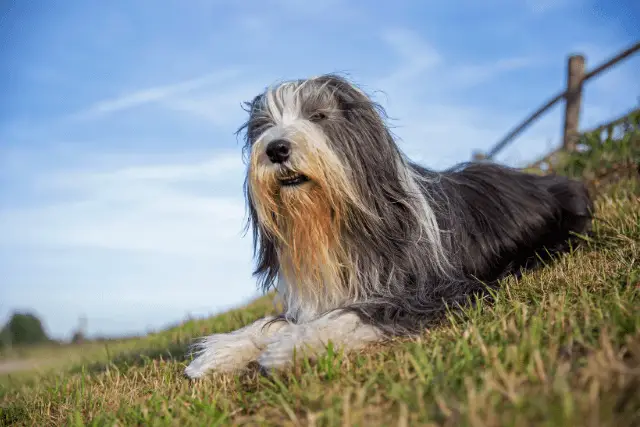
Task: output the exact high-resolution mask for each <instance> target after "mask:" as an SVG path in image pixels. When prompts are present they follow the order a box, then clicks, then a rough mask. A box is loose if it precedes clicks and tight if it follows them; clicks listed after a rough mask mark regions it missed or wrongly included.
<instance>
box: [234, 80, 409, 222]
mask: <svg viewBox="0 0 640 427" xmlns="http://www.w3.org/2000/svg"><path fill="white" fill-rule="evenodd" d="M247 107H248V108H247V111H248V112H249V119H248V120H247V122H246V123H245V125H244V126H243V129H244V130H246V145H245V153H247V154H248V157H249V167H248V175H247V190H248V196H249V198H250V200H251V202H252V205H253V208H254V209H255V210H256V213H257V216H258V218H257V219H258V220H259V221H260V222H261V223H262V224H263V225H264V226H265V227H266V228H267V229H268V230H269V231H270V232H272V233H274V234H276V235H277V234H278V233H277V232H278V231H279V230H278V229H279V227H278V224H276V222H277V216H278V215H285V214H287V215H288V216H290V215H296V214H301V215H308V214H309V209H311V208H312V210H314V211H315V210H318V209H321V208H322V207H327V208H330V211H331V212H330V213H331V215H333V216H334V217H335V218H336V219H344V218H341V215H347V214H348V211H349V210H353V209H356V210H359V211H367V209H368V208H369V206H368V205H369V203H367V200H366V199H367V196H368V195H369V194H371V192H370V187H371V186H372V185H379V184H380V182H379V181H378V180H381V179H384V178H385V177H384V175H389V174H391V175H394V176H396V175H397V171H396V169H395V168H396V167H397V165H396V164H395V162H396V159H397V156H398V154H399V153H398V151H397V148H396V145H395V144H394V143H393V140H392V138H391V135H390V134H389V131H388V129H387V127H386V125H385V123H384V121H383V118H384V111H383V110H382V108H380V107H379V105H377V104H376V103H374V102H372V100H371V99H370V98H369V97H368V96H367V95H366V94H365V93H364V92H363V91H362V90H360V89H359V88H358V87H357V86H355V85H354V84H352V83H350V82H349V81H347V80H346V79H344V78H342V77H338V76H335V75H323V76H320V77H315V78H311V79H306V80H296V81H291V82H285V83H281V84H279V85H276V86H273V87H269V88H267V89H266V90H265V91H264V92H263V93H262V94H260V95H258V96H256V97H255V98H254V100H253V101H252V102H250V103H247ZM274 215H275V217H276V218H274ZM307 219H308V220H310V219H311V218H307Z"/></svg>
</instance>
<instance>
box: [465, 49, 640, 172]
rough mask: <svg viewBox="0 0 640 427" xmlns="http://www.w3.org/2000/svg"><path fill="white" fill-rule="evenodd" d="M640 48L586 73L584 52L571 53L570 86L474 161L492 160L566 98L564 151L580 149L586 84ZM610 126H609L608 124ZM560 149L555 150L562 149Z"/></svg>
mask: <svg viewBox="0 0 640 427" xmlns="http://www.w3.org/2000/svg"><path fill="white" fill-rule="evenodd" d="M638 51H640V42H637V43H635V44H634V45H632V46H630V47H628V48H627V49H625V50H623V51H622V52H620V53H618V54H617V55H615V56H613V57H612V58H610V59H609V60H607V61H605V62H603V63H602V64H600V65H598V66H597V67H595V68H594V69H593V70H591V71H589V72H588V73H585V57H584V55H571V56H570V57H569V58H568V62H567V87H566V89H565V90H564V91H563V92H561V93H559V94H557V95H556V96H554V97H553V98H551V99H549V100H548V101H547V102H545V103H544V104H543V105H542V106H541V107H540V108H538V109H537V110H536V111H535V112H534V113H532V114H531V115H530V116H529V117H528V118H527V119H526V120H524V121H523V122H522V123H520V124H519V125H518V126H516V127H515V128H514V129H513V130H511V131H510V132H509V133H508V134H507V135H506V136H505V137H504V138H502V139H501V140H500V141H499V142H498V143H497V144H496V145H494V146H493V148H491V149H490V150H489V151H488V152H487V153H486V154H483V153H480V152H476V153H475V154H474V156H473V157H474V160H478V161H479V160H492V159H493V158H494V157H495V155H496V154H498V153H499V152H500V151H502V149H504V148H505V147H506V146H507V145H509V144H511V143H512V142H513V141H514V139H515V137H516V136H518V135H519V134H520V133H522V131H524V130H525V129H526V128H527V127H528V126H529V125H530V124H531V123H533V122H534V121H535V120H537V119H538V118H539V117H540V116H542V115H543V114H544V113H546V112H547V111H548V110H549V109H550V108H551V107H553V106H554V105H555V104H556V103H557V102H559V101H561V100H563V99H564V100H565V112H564V129H563V135H562V136H563V137H562V146H561V148H560V149H559V150H561V151H574V150H575V149H576V141H577V138H578V136H579V132H578V127H579V123H580V109H581V104H582V90H583V87H584V84H585V83H586V82H587V81H588V80H590V79H592V78H594V77H596V76H598V75H600V74H601V73H602V72H604V71H606V70H608V69H610V68H611V67H613V66H614V65H616V64H618V63H620V62H621V61H622V60H624V59H626V58H628V57H630V56H631V55H633V54H634V53H636V52H638ZM605 127H606V126H605ZM559 150H554V152H553V153H550V154H554V153H555V151H559Z"/></svg>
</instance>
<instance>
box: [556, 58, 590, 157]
mask: <svg viewBox="0 0 640 427" xmlns="http://www.w3.org/2000/svg"><path fill="white" fill-rule="evenodd" d="M584 65H585V58H584V56H583V55H572V56H570V57H569V61H568V63H567V95H566V97H565V110H564V134H563V142H562V145H563V147H564V149H565V150H566V151H568V152H571V151H575V149H576V138H577V136H578V125H579V124H580V107H581V103H582V81H583V79H584V74H585V72H584V68H585V66H584Z"/></svg>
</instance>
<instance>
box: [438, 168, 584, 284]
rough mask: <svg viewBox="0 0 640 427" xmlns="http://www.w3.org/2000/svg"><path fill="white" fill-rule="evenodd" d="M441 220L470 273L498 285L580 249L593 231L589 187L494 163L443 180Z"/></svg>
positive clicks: (574, 181) (444, 176) (448, 175)
mask: <svg viewBox="0 0 640 427" xmlns="http://www.w3.org/2000/svg"><path fill="white" fill-rule="evenodd" d="M441 189H442V190H441V197H443V200H442V204H443V205H446V206H447V207H448V209H447V210H448V213H447V212H446V211H441V215H440V218H439V219H440V220H441V222H442V225H443V228H444V229H445V230H451V231H452V236H451V239H449V241H450V242H451V247H450V250H452V251H455V252H458V253H462V254H463V256H462V257H456V258H457V259H459V260H461V262H462V266H461V267H462V269H463V270H464V272H465V274H467V275H472V276H474V277H476V278H478V279H480V280H482V281H487V282H492V281H495V280H497V279H500V278H502V277H504V276H506V275H509V274H519V273H520V272H521V270H522V269H530V268H533V267H535V266H537V265H539V263H540V261H543V260H546V259H549V257H550V256H552V255H553V254H558V253H561V252H565V251H567V250H569V248H570V247H572V246H574V247H575V246H576V245H577V244H578V243H579V242H580V238H579V237H578V236H576V234H584V233H588V232H589V231H590V227H591V218H592V211H593V202H592V201H591V199H590V197H589V194H588V191H587V189H586V187H585V185H584V184H583V183H581V182H579V181H576V180H571V179H569V178H566V177H562V176H554V175H547V176H537V175H533V174H526V173H523V172H520V171H517V170H514V169H510V168H506V167H502V166H499V165H493V164H471V165H469V166H467V167H465V168H463V169H462V170H459V171H452V172H446V173H445V174H443V176H442V180H441Z"/></svg>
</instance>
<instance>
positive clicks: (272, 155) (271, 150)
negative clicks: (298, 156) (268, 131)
mask: <svg viewBox="0 0 640 427" xmlns="http://www.w3.org/2000/svg"><path fill="white" fill-rule="evenodd" d="M266 152H267V156H268V157H269V159H270V160H271V161H272V162H273V163H283V162H285V161H286V160H287V159H288V158H289V155H290V154H291V144H290V143H289V141H286V140H284V139H276V140H275V141H271V142H270V143H269V144H268V145H267V150H266Z"/></svg>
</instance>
